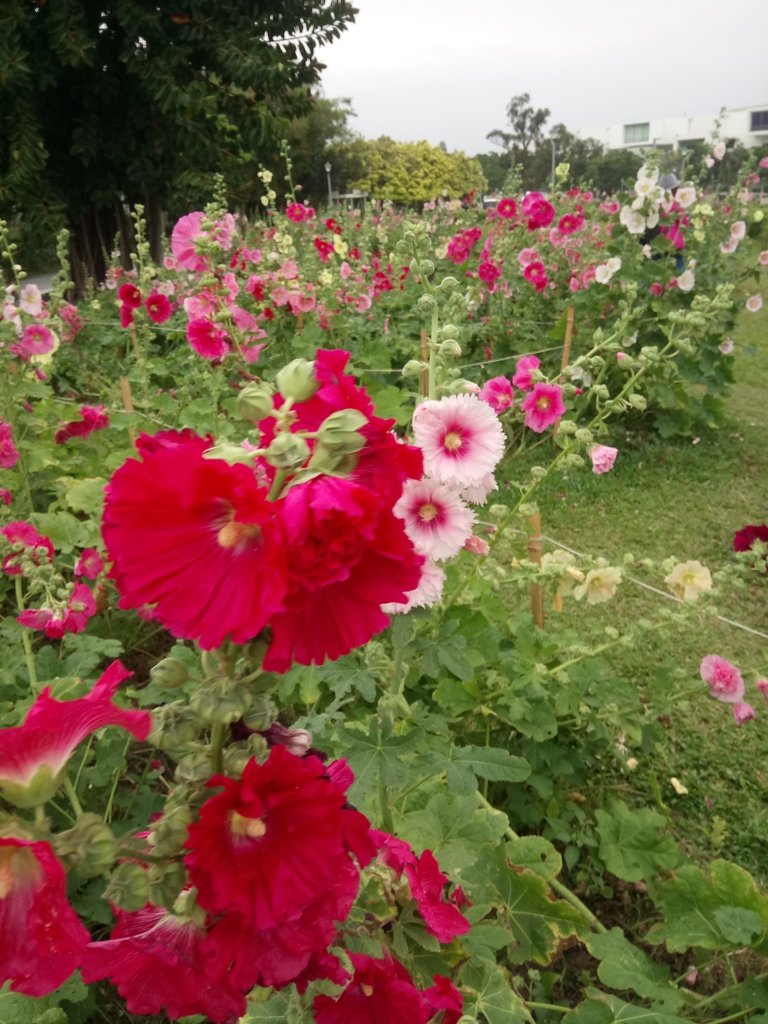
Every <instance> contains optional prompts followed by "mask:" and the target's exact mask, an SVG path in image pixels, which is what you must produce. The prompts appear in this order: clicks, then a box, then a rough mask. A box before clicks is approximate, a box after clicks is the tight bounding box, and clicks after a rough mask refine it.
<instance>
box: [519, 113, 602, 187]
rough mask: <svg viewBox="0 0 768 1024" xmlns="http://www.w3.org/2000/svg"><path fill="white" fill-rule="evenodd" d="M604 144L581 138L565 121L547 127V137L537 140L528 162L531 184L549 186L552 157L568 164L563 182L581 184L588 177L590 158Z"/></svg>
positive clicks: (596, 154)
mask: <svg viewBox="0 0 768 1024" xmlns="http://www.w3.org/2000/svg"><path fill="white" fill-rule="evenodd" d="M602 152H603V147H602V146H601V144H600V143H599V142H598V141H597V140H596V139H581V138H579V136H578V135H574V133H573V132H572V131H569V129H568V128H566V126H565V125H564V124H556V125H554V126H553V127H552V128H550V130H549V133H548V135H547V137H546V138H542V139H540V140H539V142H538V144H537V146H536V149H535V150H534V152H533V153H532V154H531V158H530V160H529V164H528V172H529V181H530V183H531V185H532V187H535V188H549V187H550V182H551V180H552V160H553V153H554V162H555V164H568V166H569V173H568V180H567V182H566V184H567V185H569V186H574V185H584V184H585V183H586V182H587V180H588V177H589V173H588V167H589V162H590V160H592V159H594V158H596V157H598V156H600V154H601V153H602Z"/></svg>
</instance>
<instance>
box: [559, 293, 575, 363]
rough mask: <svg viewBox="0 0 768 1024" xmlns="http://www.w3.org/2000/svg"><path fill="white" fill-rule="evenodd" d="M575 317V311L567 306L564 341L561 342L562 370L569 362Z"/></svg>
mask: <svg viewBox="0 0 768 1024" xmlns="http://www.w3.org/2000/svg"><path fill="white" fill-rule="evenodd" d="M575 317H576V310H575V309H574V307H573V306H569V307H568V309H567V310H566V311H565V341H564V342H563V358H562V359H561V360H560V369H561V370H564V369H565V368H566V366H567V365H568V363H569V362H570V361H571V342H572V341H573V322H574V319H575Z"/></svg>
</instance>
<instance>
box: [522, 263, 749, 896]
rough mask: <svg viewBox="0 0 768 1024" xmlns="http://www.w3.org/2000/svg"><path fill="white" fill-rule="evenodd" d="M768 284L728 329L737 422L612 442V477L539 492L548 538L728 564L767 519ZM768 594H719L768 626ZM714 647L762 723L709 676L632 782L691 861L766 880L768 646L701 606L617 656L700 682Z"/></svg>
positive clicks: (733, 609) (593, 621)
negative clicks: (766, 689)
mask: <svg viewBox="0 0 768 1024" xmlns="http://www.w3.org/2000/svg"><path fill="white" fill-rule="evenodd" d="M754 251H755V254H756V251H757V249H756V248H755V249H754ZM754 290H755V288H754V286H752V287H751V290H750V291H749V292H748V291H745V292H744V294H745V295H746V294H750V293H753V292H754ZM762 290H763V295H764V297H765V299H766V306H765V307H764V308H763V310H762V311H760V312H759V313H757V314H750V313H747V312H744V313H742V314H741V316H740V318H739V323H738V326H737V330H736V331H735V332H734V335H733V337H734V340H735V341H736V346H737V347H736V350H735V353H734V357H733V358H734V359H735V376H736V383H735V385H734V387H733V391H732V395H731V397H730V399H729V403H728V414H729V424H728V426H727V427H726V428H724V429H723V430H721V431H719V432H717V433H713V434H711V435H710V436H707V437H702V438H701V439H699V440H698V442H697V443H692V442H690V441H688V442H683V443H680V442H674V443H665V442H662V441H652V442H650V443H648V444H645V445H643V446H642V447H636V446H635V447H633V446H632V445H631V443H630V441H631V439H629V438H626V437H622V436H621V435H618V434H617V435H614V436H613V437H612V438H611V439H610V441H609V443H612V444H614V445H616V446H617V447H618V448H619V449H620V452H621V454H620V456H619V458H618V460H617V462H616V466H615V468H614V470H613V471H612V472H611V473H610V474H608V475H605V476H595V475H594V474H592V473H588V472H585V471H583V470H582V471H577V472H573V473H570V474H569V475H568V476H566V477H561V478H560V479H558V480H555V481H552V482H551V483H549V482H548V483H547V485H545V487H544V488H543V489H542V491H541V492H540V495H539V503H540V506H541V514H542V528H543V532H544V534H545V535H547V536H549V537H552V538H555V539H556V540H558V541H560V542H561V543H563V544H565V545H567V546H569V547H571V548H573V549H575V550H577V551H580V552H584V553H588V554H590V555H593V556H603V557H605V558H607V559H608V560H610V561H611V562H616V563H619V564H620V562H621V559H622V558H623V556H624V554H625V553H626V552H632V553H633V555H634V556H635V557H636V558H637V559H638V560H639V559H642V558H652V559H656V560H660V559H663V558H665V557H668V556H670V555H671V556H674V557H675V558H677V559H679V560H681V561H683V560H688V559H699V560H700V561H701V562H703V563H704V564H705V565H707V566H708V567H709V568H710V570H712V571H713V572H714V571H716V570H717V569H719V568H721V567H722V566H724V565H726V564H727V563H729V562H730V561H732V559H733V554H732V551H731V539H732V535H733V532H734V530H736V529H738V528H740V527H741V526H744V525H745V524H747V523H755V522H758V523H759V522H768V444H766V436H767V435H768V287H766V283H765V280H763V282H762ZM630 574H631V575H635V576H638V577H642V578H645V579H646V580H647V581H648V582H649V583H654V584H655V585H656V586H660V587H661V588H662V589H663V587H664V584H663V582H662V580H661V577H662V576H663V574H659V575H657V576H656V577H655V578H654V576H653V574H649V573H648V572H647V571H645V570H643V569H642V568H640V567H638V569H637V570H636V571H635V570H631V571H630ZM767 602H768V577H763V576H758V575H753V577H752V578H751V579H750V581H749V582H748V583H747V585H746V586H745V587H744V588H743V589H735V590H731V591H729V592H727V593H725V594H723V595H722V597H721V598H719V600H718V604H719V607H720V611H721V613H722V614H723V615H724V616H726V617H727V618H730V619H734V620H736V621H738V622H741V623H744V624H745V625H747V626H750V627H752V628H753V629H755V630H758V631H760V632H762V633H768V614H767V612H766V604H767ZM665 603H666V602H665V601H664V599H663V598H661V597H657V596H655V595H653V594H648V593H647V592H645V591H643V590H641V589H640V588H637V587H633V586H632V584H631V583H629V582H626V581H625V582H624V583H623V584H622V586H621V587H620V589H619V593H618V594H617V597H616V598H615V599H614V600H613V601H611V602H609V603H608V604H606V605H602V606H599V607H595V608H592V609H585V608H584V607H582V606H581V605H577V604H576V603H575V602H573V601H567V602H566V607H565V609H564V611H563V613H562V619H561V621H562V622H563V624H564V625H565V624H566V623H567V624H569V625H574V626H576V627H578V628H579V630H580V631H581V632H582V633H583V634H585V635H587V636H589V635H597V633H598V632H599V631H600V630H602V629H603V627H605V626H606V625H613V626H616V627H617V628H618V629H620V630H622V629H626V628H627V627H628V626H629V625H630V624H631V623H633V622H634V621H636V620H637V619H639V618H653V617H654V616H655V615H657V614H658V612H659V609H660V608H661V607H662V606H663V605H664V604H665ZM554 614H556V613H554V612H548V615H549V616H553V615H554ZM709 653H718V654H721V655H722V656H724V657H726V658H728V659H730V660H731V661H733V662H735V663H736V664H738V665H739V666H740V667H741V668H742V669H743V670H744V673H745V678H746V679H747V685H748V690H750V688H751V692H748V694H747V699H748V700H749V701H750V703H752V704H754V705H755V706H756V708H757V712H758V714H757V718H756V719H755V720H753V721H751V722H747V723H745V724H744V725H742V726H740V727H739V726H737V725H736V724H735V722H733V720H732V718H731V714H730V710H729V708H728V707H727V706H725V705H723V704H720V703H717V702H716V701H713V700H711V699H710V698H709V697H708V696H707V691H706V688H705V686H704V684H703V683H702V684H701V698H700V700H699V699H697V698H694V700H692V701H691V702H688V703H684V704H682V705H680V706H678V707H669V709H668V714H667V715H666V716H665V717H664V719H663V722H664V724H665V726H666V735H667V742H666V744H665V745H664V747H663V749H662V752H661V753H660V754H657V755H655V757H654V759H653V762H652V763H646V762H643V760H642V758H641V764H640V766H639V768H638V770H637V773H636V776H634V777H633V781H636V782H637V784H638V789H642V788H645V786H648V785H649V784H651V783H653V784H654V785H655V784H656V783H658V786H659V791H660V794H661V798H662V799H663V801H664V802H665V803H666V804H667V805H668V806H669V807H670V809H671V812H672V816H673V818H674V820H675V826H676V832H677V837H678V839H679V840H680V841H681V842H682V843H683V845H684V846H685V847H686V849H687V851H688V852H689V854H690V855H691V856H692V857H693V858H694V859H696V860H700V861H702V862H705V861H707V860H710V859H711V858H712V857H713V856H725V857H728V858H729V859H733V860H735V861H737V862H738V863H740V864H742V865H743V866H744V867H746V868H747V869H748V870H750V871H752V872H753V873H755V874H756V875H757V876H758V877H759V878H761V879H762V881H763V882H768V858H767V857H766V853H767V852H768V800H767V799H766V798H767V797H768V705H766V703H765V700H764V698H763V697H762V695H761V694H760V693H759V691H757V690H755V689H754V686H753V684H754V680H755V678H756V676H758V675H760V676H765V677H768V641H766V640H764V639H761V638H759V637H756V636H753V635H750V634H749V633H746V632H743V631H741V630H739V629H737V628H735V627H733V626H730V625H727V624H725V623H721V622H714V621H713V620H712V618H711V616H706V615H701V616H698V617H697V619H695V620H694V621H692V622H689V623H687V624H686V626H685V627H684V628H683V627H677V629H676V630H673V631H671V632H670V631H663V632H659V633H652V634H650V636H649V637H648V638H647V639H646V640H645V641H643V642H642V643H641V645H640V646H639V647H637V648H634V649H630V650H621V651H620V652H619V653H617V654H616V655H615V656H614V658H613V659H612V660H613V661H614V663H615V666H616V668H617V669H618V670H620V671H621V672H622V673H623V674H624V675H625V678H632V679H635V680H636V681H637V683H638V686H640V687H650V686H653V680H654V675H655V672H656V670H657V669H658V667H659V666H663V667H665V668H669V667H674V668H680V669H682V670H684V671H685V672H686V674H687V675H689V676H690V678H691V679H697V678H698V666H699V662H700V660H701V658H702V657H703V656H704V655H705V654H709ZM671 776H676V777H677V778H678V779H680V781H681V782H682V783H683V784H684V785H685V786H686V787H687V788H688V790H689V792H688V794H687V795H684V796H678V795H676V794H675V792H674V790H673V789H672V787H671V784H670V783H669V778H670V777H671Z"/></svg>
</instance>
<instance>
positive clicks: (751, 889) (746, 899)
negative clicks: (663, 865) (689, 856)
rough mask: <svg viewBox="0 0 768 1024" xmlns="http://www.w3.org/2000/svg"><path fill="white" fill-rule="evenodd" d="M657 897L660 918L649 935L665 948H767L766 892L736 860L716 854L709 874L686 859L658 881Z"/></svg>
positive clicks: (679, 949) (766, 949) (677, 949)
mask: <svg viewBox="0 0 768 1024" xmlns="http://www.w3.org/2000/svg"><path fill="white" fill-rule="evenodd" d="M658 903H659V906H660V908H661V910H662V912H663V914H664V920H663V921H662V922H661V923H660V924H657V925H655V926H654V927H653V928H652V929H651V933H650V936H649V937H650V938H651V941H653V942H660V941H664V942H666V944H667V948H668V949H670V950H673V951H675V952H677V951H681V952H682V951H683V950H685V949H688V948H689V947H690V946H700V947H701V948H702V949H724V948H726V949H727V948H728V947H739V946H744V945H749V946H751V947H752V949H754V950H756V951H757V952H759V953H763V954H768V897H767V896H765V895H764V894H763V893H762V892H761V891H760V890H759V889H758V887H757V884H756V883H755V880H754V879H753V878H752V876H751V875H750V874H749V872H748V871H745V870H744V869H743V868H740V867H739V866H738V865H737V864H731V863H730V862H729V861H727V860H716V861H714V862H713V863H712V867H711V873H710V875H709V876H707V875H706V874H705V873H704V872H703V871H702V870H701V869H700V868H697V867H694V866H693V865H686V866H685V867H683V868H681V869H680V870H679V871H678V872H677V874H676V876H675V877H674V878H672V879H670V880H669V881H668V882H663V883H662V885H661V889H660V893H659V900H658ZM758 919H759V922H758Z"/></svg>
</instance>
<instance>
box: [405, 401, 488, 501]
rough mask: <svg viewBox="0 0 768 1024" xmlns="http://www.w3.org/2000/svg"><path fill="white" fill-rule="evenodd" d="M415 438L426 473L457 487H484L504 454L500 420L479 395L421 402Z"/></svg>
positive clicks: (417, 411) (414, 426) (415, 423)
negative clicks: (484, 482)
mask: <svg viewBox="0 0 768 1024" xmlns="http://www.w3.org/2000/svg"><path fill="white" fill-rule="evenodd" d="M413 436H414V439H415V441H416V444H417V445H418V446H419V448H421V451H422V455H423V457H424V471H425V473H426V474H428V475H429V476H432V477H434V478H435V479H436V480H439V481H440V483H445V484H449V485H451V486H456V487H473V486H475V485H476V484H479V483H481V482H482V481H483V480H484V479H485V477H486V476H487V475H488V474H489V473H492V472H493V470H494V469H495V467H496V464H497V463H498V462H499V460H500V459H501V457H502V455H503V454H504V429H503V427H502V425H501V423H500V422H499V418H498V416H497V415H496V413H495V412H494V411H493V409H491V407H490V406H489V405H488V404H487V403H486V402H482V401H481V400H480V399H479V398H478V397H477V396H476V395H450V396H449V397H448V398H441V399H440V401H439V402H435V401H429V402H422V403H421V405H419V406H417V408H416V411H415V412H414V414H413Z"/></svg>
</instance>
